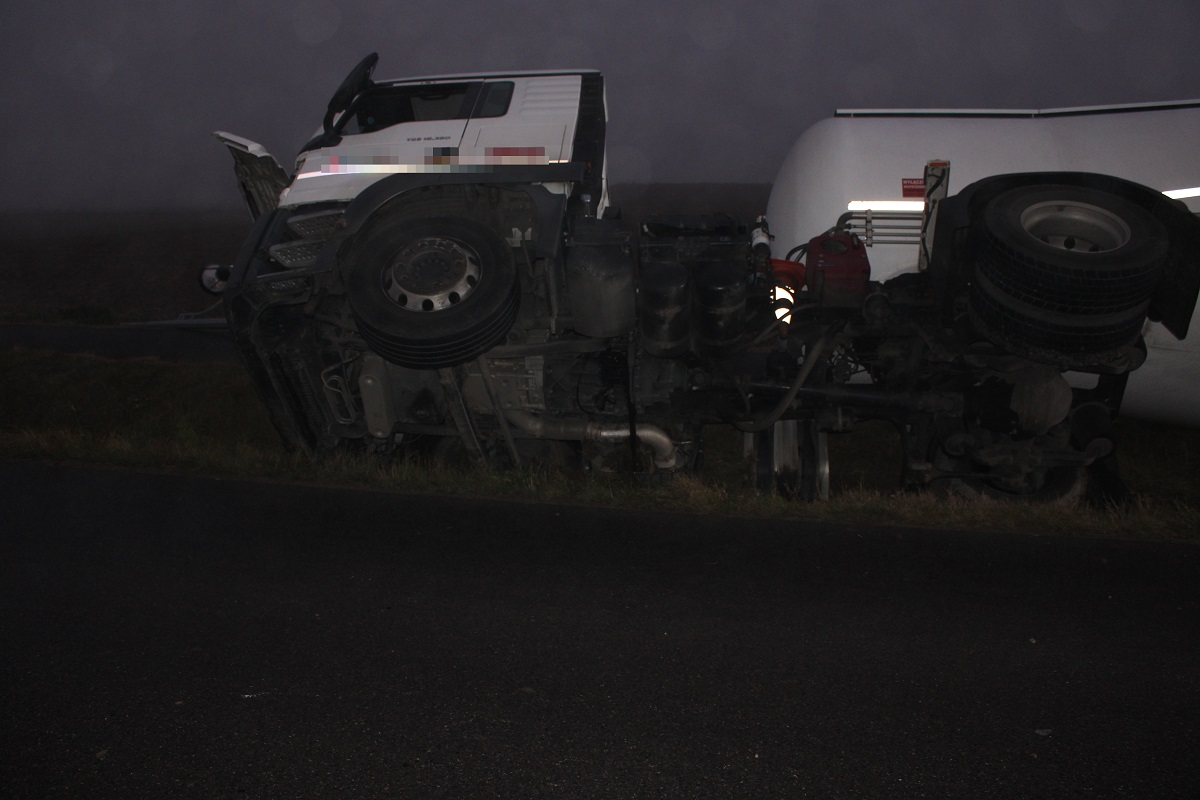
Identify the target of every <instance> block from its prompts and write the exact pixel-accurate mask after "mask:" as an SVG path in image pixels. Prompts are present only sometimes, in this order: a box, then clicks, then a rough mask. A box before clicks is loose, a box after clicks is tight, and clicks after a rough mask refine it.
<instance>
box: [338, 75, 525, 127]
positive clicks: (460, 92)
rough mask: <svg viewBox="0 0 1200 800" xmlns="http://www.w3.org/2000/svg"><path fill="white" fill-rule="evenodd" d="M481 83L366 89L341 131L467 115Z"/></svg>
mask: <svg viewBox="0 0 1200 800" xmlns="http://www.w3.org/2000/svg"><path fill="white" fill-rule="evenodd" d="M481 85H482V84H479V83H443V84H437V85H434V86H404V87H398V88H387V87H384V88H380V89H377V90H375V91H369V92H366V93H365V94H363V95H362V96H361V97H359V98H358V102H356V103H355V104H354V111H353V113H351V114H348V115H347V119H346V123H345V124H344V125H343V126H342V129H341V132H342V133H344V134H351V135H353V134H356V133H373V132H374V131H380V130H383V129H384V128H390V127H391V126H393V125H400V124H401V123H405V122H435V121H438V120H444V119H467V118H468V117H470V115H471V108H472V107H473V106H474V105H475V99H476V97H477V96H478V94H479V89H480V86H481ZM510 93H511V89H510ZM506 105H507V103H506Z"/></svg>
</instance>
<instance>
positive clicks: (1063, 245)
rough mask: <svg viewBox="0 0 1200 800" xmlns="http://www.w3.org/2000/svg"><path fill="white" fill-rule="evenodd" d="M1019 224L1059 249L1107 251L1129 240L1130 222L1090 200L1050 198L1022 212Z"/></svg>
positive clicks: (1121, 245)
mask: <svg viewBox="0 0 1200 800" xmlns="http://www.w3.org/2000/svg"><path fill="white" fill-rule="evenodd" d="M1021 227H1022V228H1024V229H1025V232H1026V233H1028V234H1029V235H1030V236H1032V237H1033V238H1035V239H1037V240H1038V241H1039V242H1042V243H1043V244H1047V245H1050V246H1051V247H1053V248H1056V249H1058V250H1066V251H1068V252H1075V253H1107V252H1110V251H1112V250H1116V249H1118V248H1120V247H1123V246H1124V245H1125V244H1127V243H1128V242H1129V239H1130V236H1131V233H1130V230H1129V225H1128V224H1126V222H1125V220H1123V219H1121V218H1120V217H1119V216H1117V215H1116V214H1114V213H1112V212H1111V211H1108V210H1106V209H1103V208H1100V207H1099V206H1094V205H1091V204H1090V203H1080V202H1063V201H1050V202H1044V203H1035V204H1033V205H1031V206H1029V207H1028V208H1026V209H1025V210H1024V211H1023V212H1021Z"/></svg>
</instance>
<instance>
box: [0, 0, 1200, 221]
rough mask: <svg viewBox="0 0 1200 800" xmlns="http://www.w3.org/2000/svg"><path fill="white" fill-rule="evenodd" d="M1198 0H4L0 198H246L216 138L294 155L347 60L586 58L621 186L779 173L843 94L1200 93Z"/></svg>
mask: <svg viewBox="0 0 1200 800" xmlns="http://www.w3.org/2000/svg"><path fill="white" fill-rule="evenodd" d="M1198 33H1200V1H1198V0H1145V1H1144V2H1139V3H1132V2H1126V1H1125V0H1005V2H989V3H973V2H964V1H963V0H953V1H950V2H934V0H886V1H883V0H857V2H834V0H760V1H759V2H746V3H744V4H738V3H730V2H728V0H725V1H724V2H696V3H685V2H680V1H679V0H669V1H667V2H655V1H654V0H607V1H604V0H592V2H588V3H583V2H571V1H570V0H529V1H528V2H503V1H502V0H501V1H498V2H479V3H472V2H456V0H431V1H429V2H426V0H409V1H408V2H401V1H399V0H363V1H362V2H350V0H300V1H299V2H297V1H296V0H210V1H209V2H204V0H156V2H153V3H149V2H140V1H135V0H58V1H56V0H8V2H6V3H5V10H4V12H3V15H2V16H0V61H2V68H0V81H3V87H4V88H3V94H2V96H3V97H4V99H5V101H6V103H7V109H6V113H5V114H4V123H3V126H4V128H3V137H0V147H3V152H4V163H5V164H6V166H7V169H6V170H5V176H4V181H3V186H4V188H5V191H4V193H3V200H2V203H3V205H2V206H0V210H10V211H11V210H20V209H98V208H106V207H107V208H140V207H151V206H157V207H166V208H218V207H231V208H232V207H234V206H235V205H236V204H237V203H238V202H239V200H238V197H237V193H236V191H235V187H234V183H233V178H232V172H231V170H230V162H229V158H228V156H227V155H226V154H225V153H224V152H223V149H222V148H221V146H220V145H219V143H218V142H217V141H216V140H215V139H213V138H212V137H211V136H210V133H211V132H212V131H213V130H217V129H222V130H228V131H231V132H233V133H237V134H240V135H242V136H246V137H247V138H250V139H254V140H256V141H259V142H261V143H262V144H264V145H265V146H266V147H267V148H268V149H269V150H271V151H272V152H273V153H274V154H275V155H276V157H278V158H279V160H280V162H281V163H282V164H283V165H284V166H285V168H288V169H290V167H291V165H292V162H293V159H294V156H295V153H296V150H297V149H298V148H299V147H300V145H301V144H302V143H303V142H304V141H305V140H306V139H307V138H308V137H309V136H310V135H311V134H312V132H313V130H314V129H315V128H317V127H318V126H319V124H320V120H321V116H322V113H323V112H324V107H325V103H326V101H327V99H328V97H329V95H330V94H331V93H332V91H333V89H334V88H335V87H336V86H337V85H338V83H339V82H340V81H341V79H342V77H343V75H344V74H345V73H346V72H347V71H348V70H349V68H350V67H351V66H353V64H354V63H355V62H356V61H357V60H358V59H359V58H361V57H362V56H363V55H365V54H366V53H368V52H370V51H371V50H377V51H379V54H380V63H379V67H378V69H377V70H376V76H377V77H406V76H412V75H428V74H437V73H445V72H464V71H487V70H506V69H545V68H562V67H595V68H599V69H601V70H603V71H604V72H605V73H606V75H607V76H608V102H609V116H610V119H611V122H610V129H609V130H610V137H609V143H610V162H609V163H610V178H611V179H612V180H613V181H614V182H639V183H644V182H656V181H665V182H692V181H716V182H769V181H770V180H771V179H772V177H773V176H774V173H775V170H776V168H777V167H778V165H779V164H780V162H781V161H782V159H783V157H784V155H785V154H786V152H787V149H788V147H789V146H790V144H791V143H792V141H794V139H795V138H796V137H797V136H798V135H799V134H800V133H801V132H802V131H803V130H804V129H805V128H806V127H807V126H808V125H810V124H812V123H813V122H815V121H817V120H819V119H822V118H824V117H826V116H829V115H830V114H832V113H833V111H834V110H835V109H836V108H839V107H914V106H921V107H929V106H935V107H1020V108H1048V107H1059V106H1076V105H1094V104H1109V103H1129V102H1141V101H1150V100H1165V99H1185V98H1195V97H1200V57H1197V51H1196V36H1197V34H1198Z"/></svg>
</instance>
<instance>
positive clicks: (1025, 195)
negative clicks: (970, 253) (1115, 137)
mask: <svg viewBox="0 0 1200 800" xmlns="http://www.w3.org/2000/svg"><path fill="white" fill-rule="evenodd" d="M1167 250H1168V247H1167V235H1166V229H1165V228H1164V227H1163V226H1162V224H1161V223H1160V222H1159V221H1158V220H1157V219H1156V218H1155V217H1154V216H1153V215H1151V214H1150V213H1149V212H1148V211H1146V210H1144V209H1142V208H1140V207H1139V206H1136V205H1134V204H1133V203H1131V202H1129V201H1127V200H1125V199H1123V198H1121V197H1119V196H1117V195H1114V194H1111V193H1108V192H1104V191H1099V190H1096V189H1089V188H1084V187H1078V186H1061V185H1034V186H1025V187H1020V188H1017V189H1011V190H1009V191H1007V192H1004V193H1002V194H1000V195H999V196H997V197H996V198H995V199H993V200H992V201H990V202H989V203H988V204H987V206H986V207H985V208H984V210H983V213H982V215H981V220H980V221H979V224H978V229H977V231H976V233H975V259H974V266H975V270H974V275H973V278H972V281H971V287H970V290H969V293H968V305H969V310H970V314H971V318H972V320H973V322H974V323H975V325H976V327H977V328H979V329H980V330H981V332H982V333H983V334H984V335H985V336H986V337H987V338H988V339H990V340H992V341H993V342H994V343H996V344H998V345H1000V346H1001V347H1004V348H1005V349H1008V350H1010V351H1012V352H1014V353H1016V354H1018V355H1022V356H1025V357H1027V358H1031V359H1033V360H1036V361H1041V362H1044V363H1051V364H1058V365H1063V366H1084V365H1088V364H1100V363H1104V362H1106V361H1110V360H1112V359H1113V358H1116V357H1117V356H1118V355H1119V354H1120V353H1121V351H1122V350H1124V349H1125V348H1128V347H1129V346H1130V345H1132V344H1134V343H1135V342H1136V341H1137V339H1138V336H1139V335H1140V333H1141V329H1142V324H1143V322H1144V321H1145V318H1146V312H1147V310H1148V308H1149V305H1150V298H1151V295H1152V294H1153V292H1154V289H1155V286H1156V285H1157V283H1158V279H1159V276H1160V275H1161V273H1162V270H1163V268H1164V265H1165V262H1166V258H1167Z"/></svg>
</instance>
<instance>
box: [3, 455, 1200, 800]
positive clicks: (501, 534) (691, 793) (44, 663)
mask: <svg viewBox="0 0 1200 800" xmlns="http://www.w3.org/2000/svg"><path fill="white" fill-rule="evenodd" d="M0 482H2V483H0V485H2V486H3V497H4V514H3V518H4V520H5V522H4V523H3V530H4V534H3V537H4V549H3V552H4V554H5V555H4V557H3V559H2V562H3V564H2V566H0V575H2V577H3V582H2V584H0V587H2V589H0V590H2V592H3V597H2V604H0V609H2V611H0V635H2V645H3V646H2V648H0V650H2V652H3V657H2V660H0V663H2V664H3V668H2V669H3V671H2V673H0V687H2V688H0V692H3V695H2V697H3V708H4V709H5V713H4V716H5V727H4V737H3V740H2V742H0V744H2V745H3V759H2V763H3V773H2V776H0V795H2V796H4V797H12V798H30V797H39V798H40V797H52V798H73V799H74V798H121V799H122V800H129V799H130V798H143V797H144V798H165V797H172V798H176V797H180V798H187V797H195V798H218V797H252V798H275V797H278V798H299V797H325V798H331V797H333V798H339V799H344V798H355V797H406V798H407V797H411V798H431V797H446V798H475V797H503V798H514V797H563V798H590V797H596V798H601V797H603V798H647V797H686V798H696V797H748V798H768V797H789V798H793V797H814V798H843V797H844V798H851V797H888V798H896V797H958V798H973V799H975V798H982V797H997V798H1000V797H1003V798H1014V797H1039V798H1053V797H1144V798H1156V799H1161V798H1167V797H1191V798H1196V797H1198V796H1200V794H1198V789H1200V757H1198V756H1197V753H1200V715H1198V711H1200V678H1198V671H1197V667H1198V666H1200V646H1198V644H1197V634H1198V633H1200V613H1198V612H1200V607H1198V605H1200V604H1198V601H1197V598H1198V594H1197V590H1198V587H1200V549H1198V548H1197V547H1195V546H1193V545H1182V544H1169V543H1131V542H1115V541H1100V540H1087V539H1072V540H1069V539H1059V538H1051V537H1037V536H1014V535H1003V536H1001V535H986V534H963V533H944V532H924V531H913V530H898V529H894V530H867V529H856V528H853V527H835V526H799V525H796V524H795V523H785V522H769V521H766V522H764V521H747V520H728V519H712V518H701V517H688V516H681V515H667V514H651V513H635V512H624V511H620V510H595V509H572V508H564V507H550V506H537V505H523V504H513V503H501V502H493V501H478V500H470V499H462V498H433V497H404V496H397V495H387V494H383V493H375V492H358V491H346V490H327V489H319V488H313V487H301V486H284V485H272V484H265V483H253V482H241V481H226V480H213V479H195V478H186V477H179V476H171V475H145V474H138V473H133V472H125V471H118V470H102V469H82V468H74V467H68V466H44V465H36V464H28V463H20V462H11V461H0Z"/></svg>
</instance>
